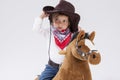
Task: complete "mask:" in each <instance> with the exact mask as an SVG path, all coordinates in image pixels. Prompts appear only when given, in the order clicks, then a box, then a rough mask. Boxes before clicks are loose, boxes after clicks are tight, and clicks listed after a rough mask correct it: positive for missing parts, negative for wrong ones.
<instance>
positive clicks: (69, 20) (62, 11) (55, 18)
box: [33, 0, 80, 80]
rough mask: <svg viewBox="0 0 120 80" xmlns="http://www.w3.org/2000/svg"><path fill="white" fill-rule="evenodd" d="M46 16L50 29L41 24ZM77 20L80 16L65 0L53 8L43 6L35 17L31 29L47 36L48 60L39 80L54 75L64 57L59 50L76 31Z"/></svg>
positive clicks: (49, 79)
mask: <svg viewBox="0 0 120 80" xmlns="http://www.w3.org/2000/svg"><path fill="white" fill-rule="evenodd" d="M46 17H49V21H50V25H51V26H50V29H49V28H48V29H44V28H43V26H42V20H43V19H44V18H46ZM79 20H80V16H79V15H78V14H77V13H75V8H74V6H73V5H72V4H71V3H70V2H67V1H65V0H61V1H60V2H59V4H58V5H57V6H56V7H55V8H54V7H52V6H45V7H44V8H43V13H42V14H41V15H40V17H38V18H36V19H35V23H34V25H33V30H34V31H38V32H39V33H40V34H43V35H44V36H45V37H46V38H48V39H47V40H48V41H47V42H48V46H49V49H48V51H49V53H48V54H49V61H48V64H47V65H46V68H45V69H44V71H43V72H42V74H41V75H40V77H39V80H52V78H53V77H54V76H55V75H56V73H57V72H58V70H59V66H60V64H62V62H63V59H64V55H59V51H60V50H63V49H66V47H67V45H68V44H69V43H70V41H71V39H72V37H73V35H74V34H75V33H76V32H78V23H79ZM37 80H38V79H37Z"/></svg>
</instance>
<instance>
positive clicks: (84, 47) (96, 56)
mask: <svg viewBox="0 0 120 80" xmlns="http://www.w3.org/2000/svg"><path fill="white" fill-rule="evenodd" d="M94 37H95V31H93V32H91V33H90V34H88V33H85V31H83V30H81V31H80V32H79V33H78V35H77V37H76V38H75V39H74V40H73V41H72V42H71V43H70V44H69V45H68V47H67V49H66V51H69V52H64V51H62V52H61V53H62V54H63V53H64V54H65V53H67V54H68V53H71V54H72V55H73V56H74V57H75V58H77V59H79V60H81V61H88V62H89V63H90V64H94V65H95V64H98V63H100V61H101V56H100V53H99V51H98V50H96V49H95V45H94V42H93V40H94Z"/></svg>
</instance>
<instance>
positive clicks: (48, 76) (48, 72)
mask: <svg viewBox="0 0 120 80" xmlns="http://www.w3.org/2000/svg"><path fill="white" fill-rule="evenodd" d="M58 70H59V68H58V67H53V66H51V65H49V64H47V65H46V68H45V70H44V71H43V72H42V74H41V75H40V78H39V80H52V78H53V77H54V76H55V75H56V74H57V72H58Z"/></svg>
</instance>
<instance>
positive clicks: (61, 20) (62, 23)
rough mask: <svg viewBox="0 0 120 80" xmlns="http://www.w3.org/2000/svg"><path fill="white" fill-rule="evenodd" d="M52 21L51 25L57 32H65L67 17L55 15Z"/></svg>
mask: <svg viewBox="0 0 120 80" xmlns="http://www.w3.org/2000/svg"><path fill="white" fill-rule="evenodd" d="M52 20H53V23H52V24H53V26H54V27H55V28H56V29H58V30H59V31H62V30H65V29H67V28H68V26H69V19H68V16H66V15H60V14H58V15H57V14H56V15H55V16H54V17H53V19H52Z"/></svg>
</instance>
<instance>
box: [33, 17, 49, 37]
mask: <svg viewBox="0 0 120 80" xmlns="http://www.w3.org/2000/svg"><path fill="white" fill-rule="evenodd" d="M42 23H43V19H41V18H40V17H36V18H35V20H34V23H33V28H32V31H33V32H37V33H40V34H42V35H43V36H48V35H49V31H50V29H49V28H47V29H45V28H44V26H43V25H42Z"/></svg>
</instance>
